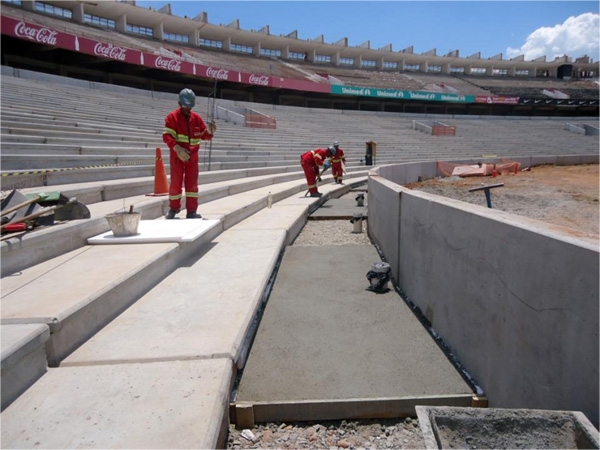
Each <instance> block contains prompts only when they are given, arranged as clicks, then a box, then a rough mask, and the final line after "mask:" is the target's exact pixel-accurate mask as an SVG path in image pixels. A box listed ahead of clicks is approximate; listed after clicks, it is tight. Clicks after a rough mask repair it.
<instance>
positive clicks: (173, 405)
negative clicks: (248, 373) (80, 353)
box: [2, 358, 232, 449]
mask: <svg viewBox="0 0 600 450" xmlns="http://www.w3.org/2000/svg"><path fill="white" fill-rule="evenodd" d="M231 381H232V365H231V361H230V360H229V359H227V358H222V359H208V360H197V359H196V360H188V361H177V360H169V361H160V362H145V363H141V364H139V363H138V364H132V363H129V364H115V365H100V366H84V367H65V368H63V367H61V368H56V369H50V371H49V372H48V373H47V374H46V375H45V376H44V377H42V378H41V379H40V380H38V382H37V383H36V384H35V385H34V386H32V387H31V388H30V389H29V390H27V392H25V393H24V394H23V395H21V396H20V397H19V398H18V399H17V400H16V401H15V402H13V404H12V405H10V406H9V407H8V408H6V409H5V410H4V411H3V412H2V447H3V448H32V447H34V446H36V447H38V446H39V448H84V447H85V448H116V447H119V448H146V449H150V448H157V449H158V448H163V449H166V448H179V449H184V448H189V449H194V448H196V449H198V448H206V449H212V448H224V445H225V444H226V440H225V439H223V436H224V435H225V434H226V429H227V424H228V417H227V414H226V411H227V405H228V400H229V390H230V387H231Z"/></svg>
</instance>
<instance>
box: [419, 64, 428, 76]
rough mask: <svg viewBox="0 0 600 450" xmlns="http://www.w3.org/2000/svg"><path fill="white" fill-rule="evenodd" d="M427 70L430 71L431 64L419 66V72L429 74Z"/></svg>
mask: <svg viewBox="0 0 600 450" xmlns="http://www.w3.org/2000/svg"><path fill="white" fill-rule="evenodd" d="M427 69H429V64H428V63H427V61H425V62H422V63H421V64H420V65H419V72H423V73H427Z"/></svg>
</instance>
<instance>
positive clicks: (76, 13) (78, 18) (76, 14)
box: [72, 3, 84, 23]
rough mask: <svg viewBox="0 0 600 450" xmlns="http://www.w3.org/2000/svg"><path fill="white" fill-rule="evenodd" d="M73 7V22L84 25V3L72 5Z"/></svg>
mask: <svg viewBox="0 0 600 450" xmlns="http://www.w3.org/2000/svg"><path fill="white" fill-rule="evenodd" d="M72 5H73V10H72V12H73V20H74V21H75V22H77V23H83V16H84V11H83V3H72Z"/></svg>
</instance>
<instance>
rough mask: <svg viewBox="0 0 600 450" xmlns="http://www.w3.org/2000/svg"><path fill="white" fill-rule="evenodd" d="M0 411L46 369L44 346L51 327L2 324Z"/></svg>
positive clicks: (0, 327) (0, 332) (0, 329)
mask: <svg viewBox="0 0 600 450" xmlns="http://www.w3.org/2000/svg"><path fill="white" fill-rule="evenodd" d="M0 334H1V336H2V339H1V341H2V342H1V343H2V375H1V378H2V380H1V383H2V410H4V409H5V408H6V407H7V406H8V405H10V404H11V403H12V402H13V401H14V400H15V399H17V398H18V397H19V396H20V395H21V394H22V393H23V392H25V391H26V390H27V389H28V388H29V387H30V386H31V385H32V384H33V383H35V382H36V381H37V380H38V379H39V378H40V377H41V376H42V375H44V374H45V373H46V371H47V369H48V364H47V362H46V350H45V345H46V342H47V341H48V339H49V338H50V329H49V328H48V326H47V325H43V324H23V325H1V326H0Z"/></svg>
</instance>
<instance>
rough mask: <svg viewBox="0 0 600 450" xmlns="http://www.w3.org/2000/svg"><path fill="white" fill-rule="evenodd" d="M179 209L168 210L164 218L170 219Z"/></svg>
mask: <svg viewBox="0 0 600 450" xmlns="http://www.w3.org/2000/svg"><path fill="white" fill-rule="evenodd" d="M178 212H179V211H175V210H174V209H170V210H169V212H168V213H167V215H166V216H165V219H167V220H170V219H174V218H175V215H176V214H177V213H178Z"/></svg>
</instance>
